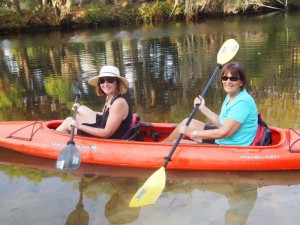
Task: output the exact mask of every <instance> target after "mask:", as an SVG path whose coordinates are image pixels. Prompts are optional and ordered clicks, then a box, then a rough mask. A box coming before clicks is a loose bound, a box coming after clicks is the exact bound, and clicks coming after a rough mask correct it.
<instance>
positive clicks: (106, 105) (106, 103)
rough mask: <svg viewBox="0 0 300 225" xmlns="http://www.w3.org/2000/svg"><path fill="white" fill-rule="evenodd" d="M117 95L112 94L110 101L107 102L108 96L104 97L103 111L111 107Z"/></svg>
mask: <svg viewBox="0 0 300 225" xmlns="http://www.w3.org/2000/svg"><path fill="white" fill-rule="evenodd" d="M118 96H119V94H116V95H114V96H113V97H112V98H111V100H110V103H108V101H109V98H107V99H106V102H105V105H104V110H103V111H104V112H105V111H106V110H107V109H109V108H110V107H111V105H112V104H113V102H114V101H115V99H116V98H117V97H118Z"/></svg>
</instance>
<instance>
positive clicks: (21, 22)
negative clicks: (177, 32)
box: [0, 1, 300, 35]
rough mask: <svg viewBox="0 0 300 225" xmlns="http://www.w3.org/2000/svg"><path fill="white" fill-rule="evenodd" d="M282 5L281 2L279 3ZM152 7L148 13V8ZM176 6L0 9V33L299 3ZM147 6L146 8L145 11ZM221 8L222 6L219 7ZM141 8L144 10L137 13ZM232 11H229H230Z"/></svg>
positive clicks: (159, 20)
mask: <svg viewBox="0 0 300 225" xmlns="http://www.w3.org/2000/svg"><path fill="white" fill-rule="evenodd" d="M281 7H282V5H281ZM153 8H155V10H154V11H153V12H152V13H150V12H149V9H153ZM175 9H176V7H174V5H171V4H167V3H166V2H158V1H156V2H152V3H147V4H145V3H142V4H140V3H139V4H125V5H117V6H113V5H110V4H96V5H88V6H84V7H81V8H78V7H77V6H72V8H71V10H70V12H69V13H67V14H66V15H65V16H64V17H63V18H62V19H60V18H58V16H57V13H56V12H55V10H54V9H53V8H51V9H50V8H49V9H48V10H43V11H29V10H28V11H25V10H24V11H22V14H21V15H20V14H17V13H15V12H11V11H10V12H8V11H7V12H5V11H3V10H0V21H2V22H0V34H3V35H5V34H7V35H9V34H19V33H34V32H48V31H49V32H52V31H64V30H69V31H72V30H82V29H87V28H90V29H93V28H105V27H120V26H131V25H142V24H165V23H174V22H185V21H186V22H193V21H200V20H201V19H206V18H228V17H243V16H256V15H265V14H268V13H272V12H275V13H276V12H278V13H280V12H294V11H299V10H300V1H299V4H296V3H291V4H289V5H288V9H287V10H286V9H284V8H283V9H280V8H278V5H274V6H270V7H260V8H257V9H256V8H249V9H247V10H245V11H238V12H237V11H236V12H235V11H234V9H229V11H228V12H229V13H225V12H221V11H220V10H216V9H214V8H211V7H208V8H206V9H205V10H202V11H201V12H197V13H196V14H194V15H193V16H188V15H186V14H184V13H183V10H182V9H181V10H179V11H177V12H175V11H176V10H175ZM147 10H148V11H147ZM223 10H224V9H223ZM141 11H142V12H144V13H141ZM230 11H232V12H230Z"/></svg>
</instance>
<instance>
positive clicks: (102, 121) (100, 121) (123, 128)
mask: <svg viewBox="0 0 300 225" xmlns="http://www.w3.org/2000/svg"><path fill="white" fill-rule="evenodd" d="M117 98H124V99H125V100H126V102H127V104H128V101H127V99H126V98H125V97H124V95H116V96H114V97H113V98H112V100H111V102H110V106H111V105H112V104H113V103H114V101H115V100H116V99H117ZM128 107H129V110H128V115H127V117H126V118H125V119H124V120H123V121H122V122H121V124H120V126H119V128H118V129H117V130H116V132H115V133H114V134H113V135H111V136H110V137H109V138H108V139H122V137H123V136H124V134H125V133H126V132H127V131H128V130H129V129H130V125H131V122H132V112H131V108H130V106H129V104H128ZM108 116H109V107H107V106H106V105H105V107H104V110H103V115H99V114H97V115H96V122H95V123H92V124H90V123H83V125H86V126H90V127H97V128H105V127H106V122H107V119H108ZM77 134H78V135H81V136H86V137H96V136H94V135H91V134H88V133H86V132H84V131H82V130H77Z"/></svg>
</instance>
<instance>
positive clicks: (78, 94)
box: [67, 81, 81, 145]
mask: <svg viewBox="0 0 300 225" xmlns="http://www.w3.org/2000/svg"><path fill="white" fill-rule="evenodd" d="M73 89H74V92H75V103H78V99H79V98H80V97H81V91H80V88H79V84H78V83H77V82H75V81H73ZM76 114H77V107H74V113H73V119H74V120H76ZM74 134H75V127H74V126H71V134H70V140H69V141H68V143H67V144H73V145H75V143H74V141H73V139H74Z"/></svg>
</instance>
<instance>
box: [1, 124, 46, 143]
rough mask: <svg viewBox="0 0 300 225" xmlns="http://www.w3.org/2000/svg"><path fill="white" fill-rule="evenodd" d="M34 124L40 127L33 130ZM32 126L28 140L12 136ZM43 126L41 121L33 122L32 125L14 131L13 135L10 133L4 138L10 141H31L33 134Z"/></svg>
mask: <svg viewBox="0 0 300 225" xmlns="http://www.w3.org/2000/svg"><path fill="white" fill-rule="evenodd" d="M36 124H40V126H39V127H38V128H37V129H36V130H35V125H36ZM30 126H32V130H31V134H30V137H29V138H26V137H18V136H13V135H14V134H16V133H17V132H19V131H21V130H23V129H25V128H27V127H30ZM42 126H43V123H42V122H41V121H35V122H34V123H32V124H29V125H26V126H24V127H21V128H20V129H18V130H16V131H14V132H13V133H11V134H10V135H8V136H7V137H6V138H11V139H17V140H24V141H31V140H32V137H33V136H34V134H35V133H36V132H37V131H38V130H39V129H40V128H41V127H42Z"/></svg>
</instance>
